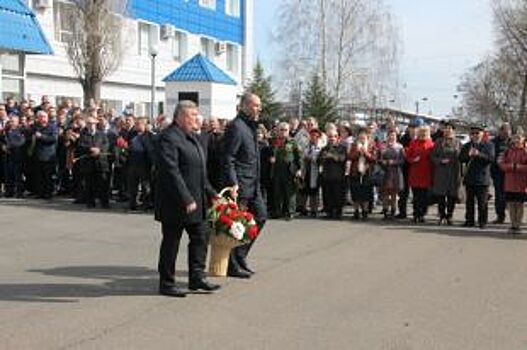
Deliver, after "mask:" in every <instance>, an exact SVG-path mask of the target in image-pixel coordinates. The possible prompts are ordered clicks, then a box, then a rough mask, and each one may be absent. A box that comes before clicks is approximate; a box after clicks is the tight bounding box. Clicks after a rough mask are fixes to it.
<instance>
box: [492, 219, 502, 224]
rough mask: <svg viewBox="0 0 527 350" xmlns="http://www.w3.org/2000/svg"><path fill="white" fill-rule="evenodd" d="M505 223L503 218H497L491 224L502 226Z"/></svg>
mask: <svg viewBox="0 0 527 350" xmlns="http://www.w3.org/2000/svg"><path fill="white" fill-rule="evenodd" d="M504 223H505V218H497V219H496V220H494V221H493V222H492V224H494V225H503V224H504Z"/></svg>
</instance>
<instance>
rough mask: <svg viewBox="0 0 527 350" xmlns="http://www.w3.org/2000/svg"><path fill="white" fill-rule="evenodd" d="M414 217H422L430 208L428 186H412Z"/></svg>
mask: <svg viewBox="0 0 527 350" xmlns="http://www.w3.org/2000/svg"><path fill="white" fill-rule="evenodd" d="M412 194H413V196H414V199H413V208H414V217H418V218H422V217H424V216H425V215H426V212H427V210H428V188H415V187H412Z"/></svg>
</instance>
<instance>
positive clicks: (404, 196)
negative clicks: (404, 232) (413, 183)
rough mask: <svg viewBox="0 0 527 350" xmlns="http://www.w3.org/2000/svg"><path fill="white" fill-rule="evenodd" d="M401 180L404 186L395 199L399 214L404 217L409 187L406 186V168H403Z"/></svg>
mask: <svg viewBox="0 0 527 350" xmlns="http://www.w3.org/2000/svg"><path fill="white" fill-rule="evenodd" d="M403 182H404V188H403V190H402V191H401V192H399V200H398V201H397V206H398V207H399V214H400V215H402V216H405V217H406V211H407V210H406V207H407V205H408V197H409V195H410V187H409V186H408V173H407V170H406V169H404V168H403Z"/></svg>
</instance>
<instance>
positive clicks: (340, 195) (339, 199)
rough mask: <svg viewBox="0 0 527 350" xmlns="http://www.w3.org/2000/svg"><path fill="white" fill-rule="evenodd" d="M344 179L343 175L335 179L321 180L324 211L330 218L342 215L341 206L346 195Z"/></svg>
mask: <svg viewBox="0 0 527 350" xmlns="http://www.w3.org/2000/svg"><path fill="white" fill-rule="evenodd" d="M346 188H347V187H346V181H345V178H344V177H343V178H342V179H337V180H323V181H322V193H323V194H324V198H326V208H325V209H326V213H327V214H328V215H329V216H330V217H331V218H340V217H341V216H342V207H343V206H344V203H345V197H346Z"/></svg>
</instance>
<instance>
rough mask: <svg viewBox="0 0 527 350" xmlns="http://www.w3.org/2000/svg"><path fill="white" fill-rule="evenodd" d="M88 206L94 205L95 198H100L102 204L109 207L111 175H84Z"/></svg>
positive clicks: (97, 173)
mask: <svg viewBox="0 0 527 350" xmlns="http://www.w3.org/2000/svg"><path fill="white" fill-rule="evenodd" d="M84 183H85V186H86V187H85V191H86V192H85V194H84V198H85V199H86V204H88V205H94V204H95V198H99V200H100V201H101V204H103V205H107V204H108V203H109V200H110V173H109V172H100V171H96V172H90V173H86V174H85V175H84Z"/></svg>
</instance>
